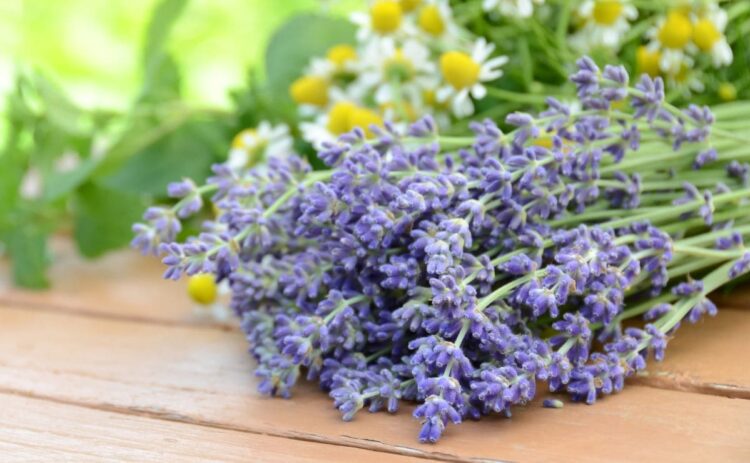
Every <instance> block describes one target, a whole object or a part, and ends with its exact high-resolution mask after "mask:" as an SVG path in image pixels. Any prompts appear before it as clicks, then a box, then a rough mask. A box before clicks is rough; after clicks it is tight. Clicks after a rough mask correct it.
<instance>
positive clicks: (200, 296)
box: [187, 273, 232, 321]
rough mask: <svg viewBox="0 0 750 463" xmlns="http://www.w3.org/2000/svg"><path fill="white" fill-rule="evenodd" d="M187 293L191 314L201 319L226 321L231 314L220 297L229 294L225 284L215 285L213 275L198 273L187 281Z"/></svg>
mask: <svg viewBox="0 0 750 463" xmlns="http://www.w3.org/2000/svg"><path fill="white" fill-rule="evenodd" d="M187 293H188V296H190V299H192V300H193V302H194V303H195V305H194V306H193V312H194V313H195V315H197V316H200V317H203V316H205V315H210V316H211V317H213V319H214V320H216V321H227V320H228V319H229V318H230V317H231V316H232V313H231V311H230V310H229V306H228V305H227V303H226V301H223V300H222V299H225V298H223V297H222V296H225V295H227V294H229V288H228V286H227V284H226V282H222V283H220V284H217V283H216V279H215V278H214V275H213V274H210V273H198V274H196V275H193V276H191V277H190V278H189V279H188V285H187Z"/></svg>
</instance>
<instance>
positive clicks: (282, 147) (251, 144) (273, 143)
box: [227, 121, 292, 169]
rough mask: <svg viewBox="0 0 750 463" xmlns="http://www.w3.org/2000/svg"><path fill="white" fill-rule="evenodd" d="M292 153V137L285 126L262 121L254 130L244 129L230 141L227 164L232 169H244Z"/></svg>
mask: <svg viewBox="0 0 750 463" xmlns="http://www.w3.org/2000/svg"><path fill="white" fill-rule="evenodd" d="M291 151H292V137H291V136H289V128H288V127H287V126H286V125H285V124H279V125H277V126H272V125H271V124H270V123H269V122H267V121H263V122H261V123H260V124H258V127H256V128H254V129H245V130H243V131H241V132H240V133H238V134H237V135H236V136H235V137H234V140H232V148H231V149H230V150H229V159H228V161H227V164H228V165H229V166H230V167H232V168H233V169H244V168H246V167H252V166H254V165H256V164H258V163H259V162H262V161H263V160H264V159H267V158H268V157H275V156H288V155H289V154H290V153H291Z"/></svg>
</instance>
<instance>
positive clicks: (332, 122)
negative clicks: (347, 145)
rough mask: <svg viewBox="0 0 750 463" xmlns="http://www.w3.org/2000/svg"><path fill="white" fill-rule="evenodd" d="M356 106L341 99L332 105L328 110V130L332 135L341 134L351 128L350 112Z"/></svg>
mask: <svg viewBox="0 0 750 463" xmlns="http://www.w3.org/2000/svg"><path fill="white" fill-rule="evenodd" d="M356 108H357V107H356V106H354V105H353V104H352V103H349V102H346V101H341V102H339V103H336V104H335V105H333V108H331V110H330V111H329V112H328V131H329V132H331V133H332V134H334V135H341V134H342V133H346V132H348V131H350V130H351V122H350V121H351V116H352V112H354V110H355V109H356Z"/></svg>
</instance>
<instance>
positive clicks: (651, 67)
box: [635, 45, 661, 77]
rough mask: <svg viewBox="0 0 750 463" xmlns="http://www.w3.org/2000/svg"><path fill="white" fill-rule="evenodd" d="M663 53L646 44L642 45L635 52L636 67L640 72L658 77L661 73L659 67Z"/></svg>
mask: <svg viewBox="0 0 750 463" xmlns="http://www.w3.org/2000/svg"><path fill="white" fill-rule="evenodd" d="M659 61H661V53H660V52H659V50H651V49H649V48H648V47H647V46H645V45H641V46H640V47H638V49H637V50H636V52H635V67H636V71H637V72H638V73H639V74H644V73H645V74H648V75H650V76H651V77H656V76H658V75H659V74H660V73H661V69H660V68H659Z"/></svg>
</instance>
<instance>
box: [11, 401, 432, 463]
mask: <svg viewBox="0 0 750 463" xmlns="http://www.w3.org/2000/svg"><path fill="white" fill-rule="evenodd" d="M0 404H1V406H0V455H2V457H0V459H2V461H3V462H4V463H13V462H19V463H20V462H29V461H75V462H124V461H133V462H176V461H179V462H196V463H198V462H207V461H213V462H237V463H240V462H242V463H246V462H248V461H258V462H264V463H265V462H267V463H282V462H283V463H287V462H290V461H295V462H319V461H327V462H341V463H349V462H352V461H358V462H378V463H380V462H393V463H409V462H415V461H423V460H417V459H414V458H409V457H403V456H399V455H393V454H384V453H381V452H370V451H367V450H361V449H355V448H351V447H341V446H332V445H325V444H317V443H312V442H304V441H299V440H291V439H282V438H278V437H272V436H264V435H259V434H251V433H246V432H239V431H231V430H225V429H218V428H213V427H206V426H197V425H192V424H185V423H179V422H175V421H167V420H160V419H153V418H146V417H141V416H136V415H132V414H123V413H113V412H106V411H101V410H96V409H90V408H84V407H80V406H75V405H69V404H62V403H55V402H50V401H48V400H39V399H34V398H29V397H22V396H13V395H8V394H0Z"/></svg>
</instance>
